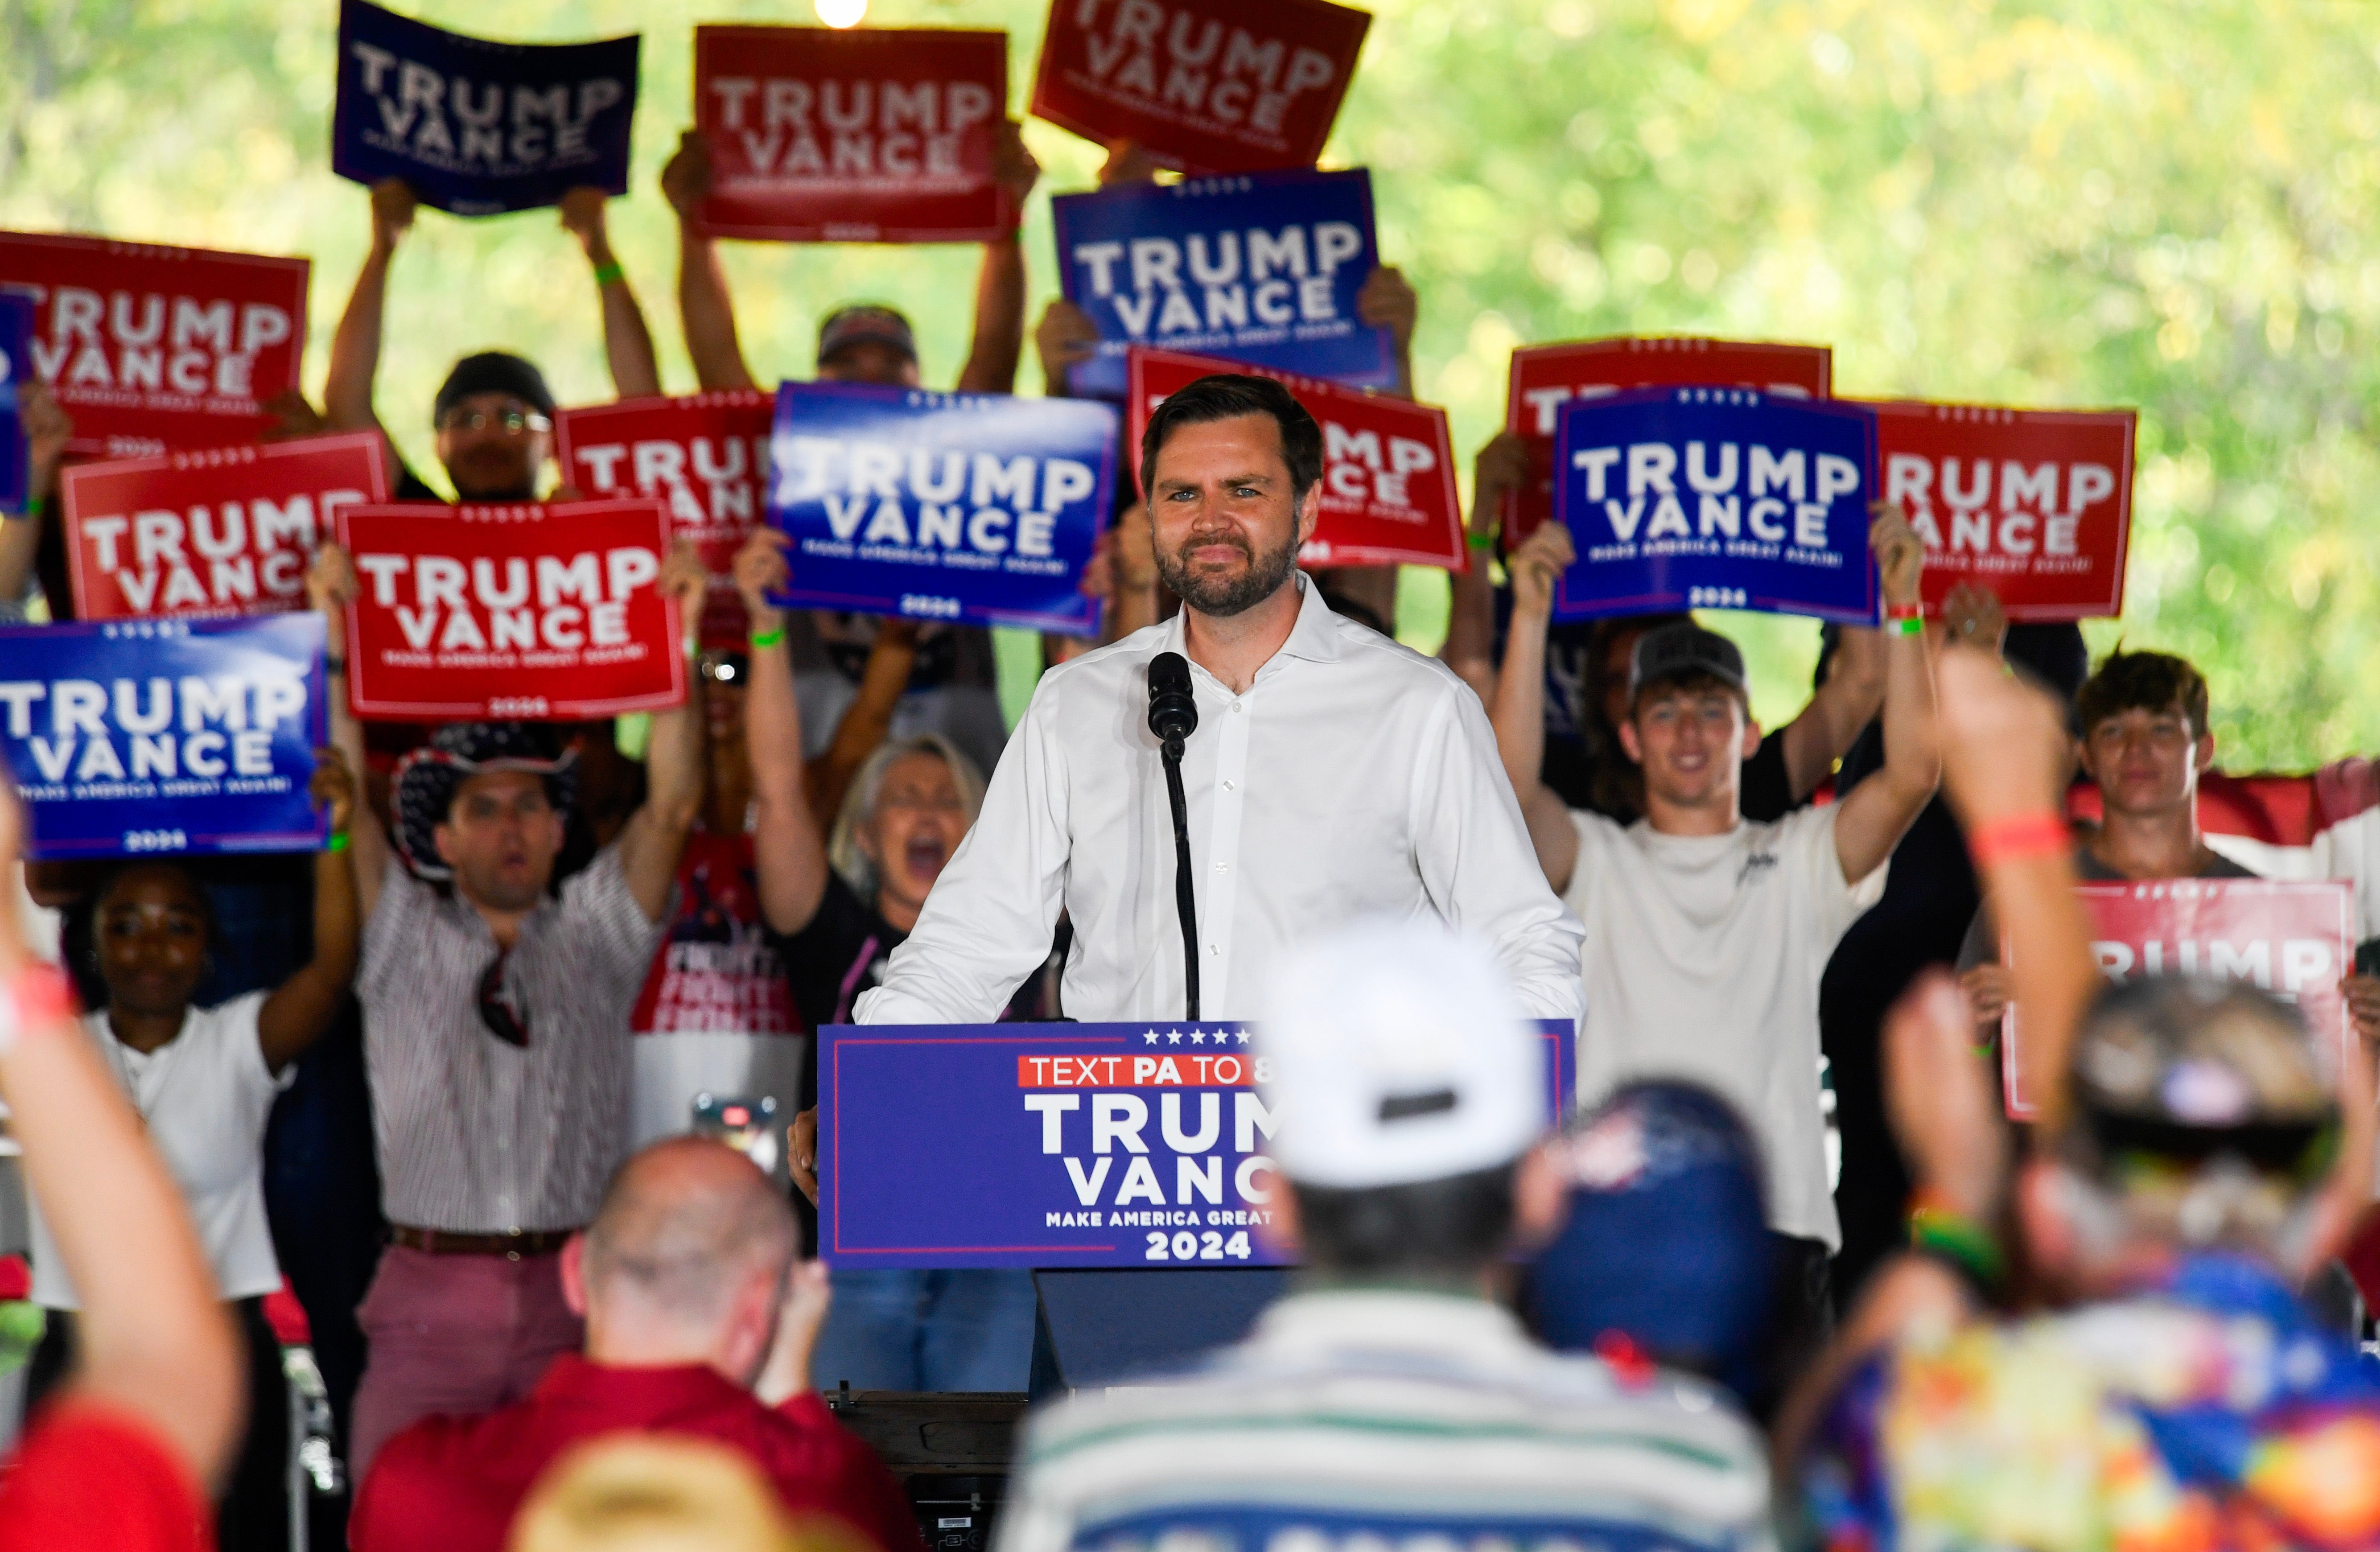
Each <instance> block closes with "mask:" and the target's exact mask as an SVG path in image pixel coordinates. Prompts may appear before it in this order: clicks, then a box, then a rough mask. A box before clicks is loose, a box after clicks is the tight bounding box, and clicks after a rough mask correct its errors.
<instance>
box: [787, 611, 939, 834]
mask: <svg viewBox="0 0 2380 1552" xmlns="http://www.w3.org/2000/svg"><path fill="white" fill-rule="evenodd" d="M916 667H917V622H916V621H914V620H893V619H884V620H880V621H878V622H877V625H876V640H875V641H874V642H873V643H872V644H871V645H870V646H869V647H868V666H867V667H866V669H864V670H863V671H862V672H861V673H860V675H859V693H858V694H857V695H856V696H853V697H851V704H850V705H848V706H846V707H844V709H843V721H839V722H837V723H836V724H835V725H834V737H833V739H832V741H830V742H829V743H828V745H827V746H826V752H825V753H824V754H822V755H820V756H819V758H816V759H814V760H812V761H810V763H809V772H808V774H809V789H810V812H811V813H813V814H815V815H816V816H817V817H818V822H819V828H820V829H821V830H831V829H832V828H833V826H834V817H835V816H836V815H837V814H839V813H841V812H842V811H843V794H844V792H845V791H847V790H848V789H849V788H850V786H851V779H852V778H853V777H854V776H856V775H858V774H859V768H860V767H861V766H862V765H864V764H866V763H867V762H868V756H869V755H870V754H872V753H874V752H875V749H876V746H878V745H880V744H881V743H883V742H884V740H885V739H886V738H888V737H890V736H891V735H892V713H893V712H894V711H896V710H898V709H900V706H901V696H902V694H903V692H905V690H907V689H908V687H909V673H910V671H911V670H912V669H914V668H916Z"/></svg>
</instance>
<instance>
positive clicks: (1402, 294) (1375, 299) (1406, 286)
mask: <svg viewBox="0 0 2380 1552" xmlns="http://www.w3.org/2000/svg"><path fill="white" fill-rule="evenodd" d="M1355 316H1356V318H1357V319H1359V320H1361V321H1363V322H1364V323H1365V324H1366V325H1367V326H1369V327H1371V328H1375V329H1386V330H1387V331H1388V332H1389V338H1390V341H1391V342H1392V343H1393V345H1394V346H1395V353H1396V364H1397V380H1396V382H1394V383H1393V384H1391V385H1390V387H1389V389H1388V392H1389V393H1390V394H1393V395H1394V396H1396V397H1397V398H1400V399H1410V398H1412V397H1413V396H1414V374H1413V337H1414V325H1415V323H1417V322H1418V321H1420V319H1421V297H1420V296H1419V294H1417V293H1416V292H1415V290H1414V288H1413V286H1412V285H1411V284H1410V283H1408V282H1407V281H1406V279H1405V277H1404V273H1403V272H1402V271H1399V270H1392V269H1390V268H1389V267H1388V266H1387V265H1385V264H1383V265H1381V266H1380V267H1379V268H1378V269H1376V270H1374V271H1373V272H1372V273H1370V274H1368V275H1366V276H1365V277H1364V287H1363V289H1362V290H1360V291H1358V292H1356V293H1355Z"/></svg>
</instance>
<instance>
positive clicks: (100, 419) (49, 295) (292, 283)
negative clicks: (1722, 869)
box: [0, 232, 307, 458]
mask: <svg viewBox="0 0 2380 1552" xmlns="http://www.w3.org/2000/svg"><path fill="white" fill-rule="evenodd" d="M306 277H307V261H305V260H303V259H273V258H268V257H266V256H264V255H262V254H255V253H215V252H210V251H209V250H207V249H197V248H165V247H161V246H158V245H155V244H150V243H124V242H108V241H104V240H103V239H101V238H98V237H76V236H59V235H55V234H45V233H32V232H0V292H16V293H18V294H20V295H23V296H26V297H31V298H32V301H33V309H34V310H33V338H32V346H31V350H32V357H33V370H34V371H35V372H36V373H37V374H38V375H39V376H40V377H41V379H42V382H46V383H48V384H49V385H50V389H51V391H52V392H53V393H55V394H56V395H57V399H58V404H59V406H61V407H62V408H64V409H65V410H66V412H67V414H68V415H70V416H72V417H74V437H73V439H72V440H71V441H69V442H68V443H67V452H68V453H70V454H72V455H76V456H78V457H112V458H133V457H145V456H148V455H152V454H156V453H163V452H164V451H165V450H166V449H167V448H173V447H226V446H229V445H230V444H231V443H236V442H253V441H255V440H256V438H257V437H258V435H259V434H261V432H262V431H263V430H265V429H266V426H267V421H266V418H265V415H264V410H263V407H262V406H263V404H264V401H265V400H267V399H270V398H272V397H273V395H274V394H280V393H282V392H284V391H285V390H287V389H291V388H295V387H297V355H298V351H299V349H300V348H301V347H302V346H304V345H305V342H306Z"/></svg>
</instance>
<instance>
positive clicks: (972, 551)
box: [769, 382, 1116, 636]
mask: <svg viewBox="0 0 2380 1552" xmlns="http://www.w3.org/2000/svg"><path fill="white" fill-rule="evenodd" d="M1115 439H1116V414H1115V411H1114V410H1112V409H1111V408H1109V407H1108V406H1105V405H1098V404H1088V403H1085V402H1083V401H1081V400H1076V399H1014V398H1008V397H1006V396H1004V395H998V394H929V393H925V392H923V391H920V390H917V389H903V388H874V387H867V386H862V385H859V384H856V383H832V382H788V383H786V384H784V385H783V387H781V388H779V389H778V390H777V430H776V440H775V442H774V443H772V444H771V450H770V471H771V474H770V478H771V482H772V488H771V492H770V497H769V518H770V521H771V522H773V523H775V524H776V525H777V526H778V527H781V528H783V529H784V530H785V532H787V533H788V534H790V535H792V536H793V540H794V544H793V549H792V552H791V554H790V555H789V556H788V559H789V560H790V562H791V564H792V567H793V583H792V586H791V587H790V588H787V589H786V591H785V592H784V593H783V595H782V596H781V597H780V599H779V600H778V601H779V602H780V603H782V604H783V605H784V606H785V607H788V608H799V609H844V610H853V611H856V612H860V613H863V614H902V615H907V616H909V617H911V618H913V619H923V620H963V621H965V622H967V623H968V624H999V625H1024V626H1027V627H1030V628H1032V629H1034V630H1044V631H1056V632H1061V633H1064V634H1068V635H1075V636H1087V635H1090V634H1092V633H1093V632H1095V631H1097V630H1098V628H1099V612H1098V608H1097V606H1096V604H1095V602H1094V600H1090V599H1087V598H1086V597H1084V596H1083V594H1082V592H1081V591H1080V589H1079V588H1078V586H1077V584H1078V583H1079V582H1080V580H1081V578H1082V575H1083V567H1084V566H1085V565H1086V564H1088V563H1089V561H1090V558H1091V547H1092V545H1093V543H1094V542H1095V541H1096V540H1097V538H1098V536H1099V530H1100V529H1102V528H1104V527H1106V526H1107V521H1108V515H1109V513H1110V511H1111V509H1112V502H1113V495H1114V491H1115Z"/></svg>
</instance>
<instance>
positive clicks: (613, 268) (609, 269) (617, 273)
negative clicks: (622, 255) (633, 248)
mask: <svg viewBox="0 0 2380 1552" xmlns="http://www.w3.org/2000/svg"><path fill="white" fill-rule="evenodd" d="M627 278H628V276H627V273H626V272H625V271H624V270H622V269H621V268H620V266H619V264H618V263H617V262H616V261H614V262H613V263H609V264H598V265H596V266H595V284H596V285H613V284H614V283H616V282H619V281H623V280H625V279H627Z"/></svg>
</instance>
